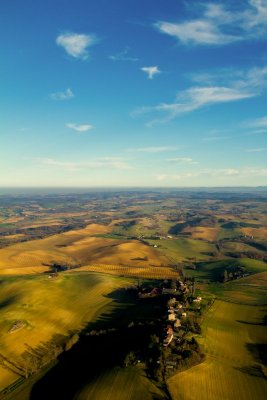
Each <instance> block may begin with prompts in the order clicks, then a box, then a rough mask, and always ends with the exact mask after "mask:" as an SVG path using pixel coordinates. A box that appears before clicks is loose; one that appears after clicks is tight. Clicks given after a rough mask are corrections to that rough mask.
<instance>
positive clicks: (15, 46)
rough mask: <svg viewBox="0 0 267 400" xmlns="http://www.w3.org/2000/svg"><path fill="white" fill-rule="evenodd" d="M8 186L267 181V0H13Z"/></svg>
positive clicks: (0, 12)
mask: <svg viewBox="0 0 267 400" xmlns="http://www.w3.org/2000/svg"><path fill="white" fill-rule="evenodd" d="M0 30H1V47H2V57H1V64H0V84H1V86H0V107H1V108H0V110H1V118H0V135H1V157H0V171H1V173H0V185H1V186H67V187H69V186H77V187H78V186H79V187H80V186H86V187H95V186H152V187H155V186H163V187H168V186H170V187H179V186H183V187H184V186H186V187H190V186H243V185H246V186H250V185H251V186H257V185H266V184H267V161H266V160H267V96H266V94H267V93H266V92H267V90H266V89H267V46H266V44H267V0H243V1H233V0H232V1H209V2H207V1H205V0H203V1H183V0H142V1H141V0H112V1H110V0H90V1H87V0H75V1H74V0H46V1H43V0H23V1H21V0H12V1H10V0H2V1H1V3H0Z"/></svg>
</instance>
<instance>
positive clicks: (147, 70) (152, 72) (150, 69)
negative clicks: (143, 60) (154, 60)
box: [141, 66, 161, 79]
mask: <svg viewBox="0 0 267 400" xmlns="http://www.w3.org/2000/svg"><path fill="white" fill-rule="evenodd" d="M141 71H144V72H145V73H146V74H147V75H148V79H153V78H154V76H155V75H157V74H160V72H161V71H160V70H159V68H158V67H157V66H154V67H142V68H141Z"/></svg>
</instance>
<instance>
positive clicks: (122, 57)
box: [108, 47, 139, 62]
mask: <svg viewBox="0 0 267 400" xmlns="http://www.w3.org/2000/svg"><path fill="white" fill-rule="evenodd" d="M128 54H129V49H128V47H126V49H124V50H123V51H121V52H120V53H116V54H114V55H111V56H109V57H108V58H109V59H110V60H112V61H132V62H136V61H139V58H136V57H131V56H129V55H128Z"/></svg>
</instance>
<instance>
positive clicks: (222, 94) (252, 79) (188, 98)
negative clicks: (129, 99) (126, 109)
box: [131, 67, 267, 127]
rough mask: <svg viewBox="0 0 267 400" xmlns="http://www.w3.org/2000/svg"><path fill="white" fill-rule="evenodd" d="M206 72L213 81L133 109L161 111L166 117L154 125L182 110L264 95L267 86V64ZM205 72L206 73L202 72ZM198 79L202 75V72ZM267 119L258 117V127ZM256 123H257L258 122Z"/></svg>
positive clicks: (142, 111)
mask: <svg viewBox="0 0 267 400" xmlns="http://www.w3.org/2000/svg"><path fill="white" fill-rule="evenodd" d="M207 75H208V74H204V78H203V79H204V80H205V81H206V80H207V79H209V81H210V85H205V86H192V87H189V88H188V89H185V90H183V91H181V92H179V93H178V94H177V96H176V99H175V101H174V102H172V103H161V104H158V105H156V106H148V107H147V106H145V107H140V108H139V109H137V110H135V111H134V112H132V114H131V115H132V116H133V117H134V116H137V115H140V114H145V113H157V114H158V113H161V114H166V117H163V118H162V117H161V118H157V119H154V120H152V121H150V122H148V123H147V126H153V125H154V124H157V123H164V122H168V121H170V120H171V119H173V118H175V117H177V116H178V115H180V114H184V113H188V112H192V111H194V110H197V109H199V108H203V107H206V106H210V105H214V104H220V103H228V102H233V101H239V100H244V99H248V98H251V97H255V96H259V95H261V93H262V91H263V90H264V89H265V88H266V86H267V67H262V68H252V69H249V70H244V71H240V70H239V71H231V72H230V71H222V72H221V74H219V73H218V72H217V73H215V74H213V75H212V74H209V76H207ZM202 76H203V75H202ZM197 79H199V80H200V79H201V78H200V76H198V78H197ZM265 123H266V121H265V119H264V118H263V119H261V120H259V121H258V127H263V126H266V125H264V124H265ZM254 126H255V125H254Z"/></svg>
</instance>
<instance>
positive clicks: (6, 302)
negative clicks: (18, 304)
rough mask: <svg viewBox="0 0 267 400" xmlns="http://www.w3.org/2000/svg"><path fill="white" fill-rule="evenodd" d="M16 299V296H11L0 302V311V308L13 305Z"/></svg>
mask: <svg viewBox="0 0 267 400" xmlns="http://www.w3.org/2000/svg"><path fill="white" fill-rule="evenodd" d="M17 299H18V296H16V295H12V296H9V297H7V298H6V299H5V300H3V301H1V302H0V310H1V309H2V308H5V307H8V306H10V305H11V304H13V303H15V301H16V300H17Z"/></svg>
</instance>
